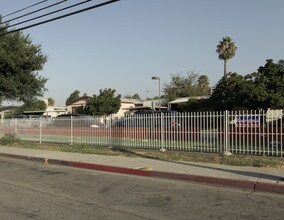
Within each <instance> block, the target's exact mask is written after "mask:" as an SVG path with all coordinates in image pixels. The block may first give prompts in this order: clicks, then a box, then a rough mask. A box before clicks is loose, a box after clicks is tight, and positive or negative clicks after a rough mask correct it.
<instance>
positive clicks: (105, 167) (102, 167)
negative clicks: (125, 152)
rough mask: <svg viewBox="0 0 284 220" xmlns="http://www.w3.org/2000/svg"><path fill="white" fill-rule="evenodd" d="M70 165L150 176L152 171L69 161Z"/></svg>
mask: <svg viewBox="0 0 284 220" xmlns="http://www.w3.org/2000/svg"><path fill="white" fill-rule="evenodd" d="M69 165H70V166H72V167H79V168H85V169H92V170H99V171H106V172H112V173H123V174H132V175H138V176H150V172H149V171H147V170H138V169H131V168H124V167H115V166H108V165H99V164H90V163H80V162H69Z"/></svg>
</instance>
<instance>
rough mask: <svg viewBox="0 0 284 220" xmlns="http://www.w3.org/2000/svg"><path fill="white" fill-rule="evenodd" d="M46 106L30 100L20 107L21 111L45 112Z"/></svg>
mask: <svg viewBox="0 0 284 220" xmlns="http://www.w3.org/2000/svg"><path fill="white" fill-rule="evenodd" d="M46 107H47V106H46V104H45V102H44V101H42V100H37V99H36V100H31V101H28V102H26V103H25V104H24V105H23V106H22V111H45V110H46Z"/></svg>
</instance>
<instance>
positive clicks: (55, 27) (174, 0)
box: [0, 0, 284, 105]
mask: <svg viewBox="0 0 284 220" xmlns="http://www.w3.org/2000/svg"><path fill="white" fill-rule="evenodd" d="M39 1H40V0H37V1H36V0H25V1H23V0H12V1H11V0H1V8H0V14H2V15H6V14H7V13H9V12H13V11H15V10H17V9H21V8H23V7H26V6H29V5H31V4H33V3H35V2H39ZM54 2H57V1H55V0H50V1H48V2H47V3H45V4H42V5H41V7H43V6H44V5H48V4H51V3H54ZM75 2H79V1H75V0H69V1H68V4H72V3H75ZM99 2H103V0H100V1H98V0H94V1H92V2H91V3H88V4H86V6H91V5H93V4H96V3H99ZM66 5H67V3H66V4H65V5H64V6H66ZM86 6H84V7H86ZM61 7H62V6H61ZM77 9H79V8H77ZM53 10H54V8H53ZM25 12H28V11H25ZM64 13H66V12H64ZM18 15H20V14H18ZM12 17H13V16H11V17H7V18H6V19H8V18H12ZM26 19H27V18H26ZM283 22H284V1H283V0H121V1H120V2H117V3H114V4H111V5H108V6H105V7H102V8H98V9H95V10H91V11H88V12H85V13H81V14H78V15H75V16H71V17H68V18H65V19H61V20H58V21H55V22H51V23H48V24H45V25H41V26H38V27H34V28H31V29H27V30H24V33H25V34H30V36H31V37H32V39H33V42H34V43H36V44H41V45H42V50H43V53H45V54H46V55H47V56H48V62H47V63H46V65H45V68H44V70H43V71H42V72H40V73H39V74H40V75H42V76H44V77H47V78H48V79H49V80H48V82H47V84H46V87H47V89H48V92H46V93H45V96H44V98H49V97H52V98H54V99H55V101H56V104H57V105H63V104H64V103H65V100H66V99H67V97H68V96H69V95H70V94H71V93H72V92H73V91H75V90H76V89H77V90H79V91H80V92H81V95H82V94H83V93H85V92H86V93H87V94H88V95H92V94H98V93H99V90H100V89H104V88H114V89H116V91H117V93H119V94H121V95H123V96H124V95H133V94H135V93H138V94H139V95H140V96H141V97H142V98H146V97H153V96H156V95H158V82H157V81H153V80H151V77H152V76H159V77H160V78H161V85H163V84H164V83H169V82H170V77H171V74H175V73H183V74H184V75H185V74H186V73H187V72H188V71H191V70H195V71H196V73H199V74H205V75H207V76H208V77H209V80H210V84H211V85H215V84H216V83H217V82H218V80H219V79H220V78H221V77H222V74H223V61H221V60H219V59H218V56H217V53H216V45H217V44H218V42H219V41H220V40H222V37H224V36H230V37H232V38H233V41H234V42H235V43H236V45H237V47H238V50H237V53H236V56H235V57H234V58H233V59H231V60H230V61H229V63H228V71H232V72H237V73H239V74H243V75H244V74H248V73H252V72H254V71H256V70H257V69H258V67H259V66H262V65H264V64H265V60H266V59H270V58H271V59H273V60H274V61H275V62H276V61H278V60H279V59H284V28H283ZM18 27H20V26H18Z"/></svg>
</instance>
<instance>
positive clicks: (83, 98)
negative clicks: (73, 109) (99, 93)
mask: <svg viewBox="0 0 284 220" xmlns="http://www.w3.org/2000/svg"><path fill="white" fill-rule="evenodd" d="M90 98H92V96H87V95H86V96H82V97H79V98H78V99H75V100H73V101H71V102H69V103H68V105H72V104H74V103H75V102H78V101H81V100H85V101H87V100H88V99H90Z"/></svg>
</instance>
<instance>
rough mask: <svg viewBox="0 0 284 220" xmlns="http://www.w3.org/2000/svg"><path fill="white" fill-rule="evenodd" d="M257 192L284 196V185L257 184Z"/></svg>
mask: <svg viewBox="0 0 284 220" xmlns="http://www.w3.org/2000/svg"><path fill="white" fill-rule="evenodd" d="M255 191H256V192H272V193H279V194H284V185H280V184H271V183H257V184H256V185H255Z"/></svg>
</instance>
